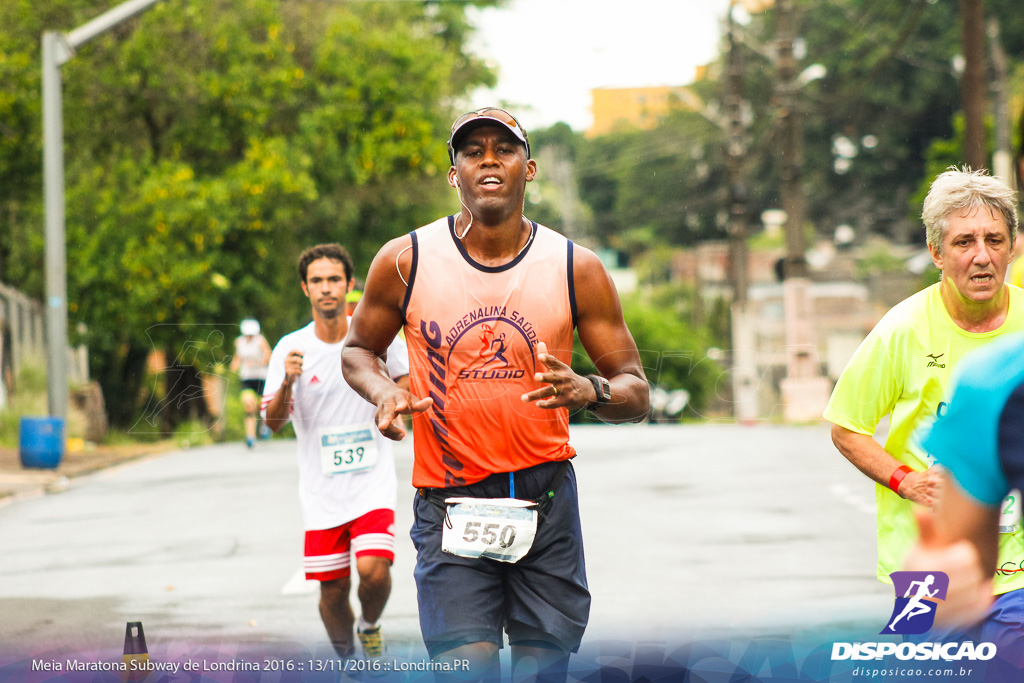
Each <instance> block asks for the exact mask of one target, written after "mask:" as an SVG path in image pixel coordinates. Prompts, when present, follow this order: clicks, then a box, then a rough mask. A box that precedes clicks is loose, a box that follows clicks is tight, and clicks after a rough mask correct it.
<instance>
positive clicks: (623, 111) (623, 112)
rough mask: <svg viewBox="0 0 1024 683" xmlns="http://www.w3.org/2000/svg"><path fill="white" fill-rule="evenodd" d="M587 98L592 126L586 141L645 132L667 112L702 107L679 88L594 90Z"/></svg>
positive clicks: (687, 90)
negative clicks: (637, 130)
mask: <svg viewBox="0 0 1024 683" xmlns="http://www.w3.org/2000/svg"><path fill="white" fill-rule="evenodd" d="M590 95H591V98H592V101H593V104H592V107H591V108H592V112H593V115H594V125H593V126H591V127H590V129H589V130H588V131H587V133H586V135H587V137H589V138H593V137H597V136H598V135H604V134H606V133H612V132H615V131H619V130H630V129H641V130H647V129H650V128H654V127H655V126H657V125H658V122H659V121H660V120H661V119H662V118H663V117H664V116H665V115H666V114H668V113H669V112H671V111H674V110H680V109H682V110H686V111H695V110H697V109H700V108H701V107H703V103H702V102H701V100H700V98H699V97H697V96H696V95H695V94H693V92H692V91H690V90H689V89H688V88H685V87H682V86H667V85H660V86H654V87H649V88H595V89H594V90H591V91H590Z"/></svg>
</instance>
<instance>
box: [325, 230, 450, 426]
mask: <svg viewBox="0 0 1024 683" xmlns="http://www.w3.org/2000/svg"><path fill="white" fill-rule="evenodd" d="M410 244H412V238H411V237H409V236H405V237H399V238H398V239H394V240H392V241H390V242H388V243H387V244H385V245H384V247H382V248H381V250H380V252H379V253H378V254H377V256H376V257H375V258H374V259H373V263H372V264H371V265H370V272H369V273H368V274H367V277H366V287H365V288H364V290H363V297H362V299H360V301H359V306H358V307H357V308H356V312H355V315H354V316H353V317H352V322H351V327H350V329H349V333H348V339H347V340H346V341H345V347H344V349H342V352H341V368H342V372H343V374H344V375H345V381H346V382H348V384H349V386H351V387H352V388H353V389H355V390H356V392H358V393H359V395H361V396H362V397H363V398H365V399H366V400H367V401H369V402H370V403H373V404H374V405H375V406H377V427H378V428H379V429H380V431H381V433H382V434H384V436H386V437H388V438H390V439H395V440H400V439H402V438H404V437H405V428H404V426H402V420H401V418H399V417H398V416H399V415H409V414H411V413H413V412H421V411H424V410H426V409H427V408H429V407H430V405H431V400H430V399H429V398H425V399H422V400H420V399H417V398H416V397H415V396H413V395H412V394H411V393H410V392H409V390H408V384H406V386H405V388H403V387H402V386H401V385H400V384H396V383H395V382H394V381H392V380H391V377H390V376H389V374H388V369H387V365H386V364H385V361H384V359H385V358H387V350H388V346H390V344H391V342H392V340H394V338H395V335H397V334H398V331H399V330H400V329H401V328H402V301H403V299H404V298H405V290H406V284H405V283H406V282H407V281H408V279H409V271H410V268H411V265H410V264H411V261H412V255H411V251H408V250H406V247H408V246H409V245H410ZM399 269H401V271H400V270H399ZM406 382H408V379H406Z"/></svg>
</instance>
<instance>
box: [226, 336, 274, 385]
mask: <svg viewBox="0 0 1024 683" xmlns="http://www.w3.org/2000/svg"><path fill="white" fill-rule="evenodd" d="M262 341H263V337H261V336H260V335H256V336H254V337H246V336H244V335H243V336H241V337H239V338H238V339H236V340H235V354H236V355H237V356H238V360H239V364H238V376H239V377H240V378H241V379H243V380H246V379H263V378H264V377H266V376H267V367H266V366H265V365H264V364H263V344H262ZM282 381H284V380H283V378H282Z"/></svg>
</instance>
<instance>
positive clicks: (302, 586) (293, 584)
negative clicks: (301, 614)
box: [281, 567, 320, 595]
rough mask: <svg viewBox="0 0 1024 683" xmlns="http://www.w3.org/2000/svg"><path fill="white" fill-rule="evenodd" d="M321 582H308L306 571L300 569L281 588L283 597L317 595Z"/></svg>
mask: <svg viewBox="0 0 1024 683" xmlns="http://www.w3.org/2000/svg"><path fill="white" fill-rule="evenodd" d="M319 587H320V582H319V581H306V570H305V569H303V568H302V567H299V569H298V571H297V572H295V573H294V574H292V577H291V578H290V579H288V581H286V582H285V584H284V585H283V586H282V587H281V595H306V594H307V593H316V591H317V589H318V588H319Z"/></svg>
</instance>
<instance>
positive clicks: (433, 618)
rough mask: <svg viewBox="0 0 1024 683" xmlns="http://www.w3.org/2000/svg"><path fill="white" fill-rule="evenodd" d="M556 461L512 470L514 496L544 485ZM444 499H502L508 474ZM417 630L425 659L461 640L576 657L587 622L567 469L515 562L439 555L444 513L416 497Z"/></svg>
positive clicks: (575, 507)
mask: <svg viewBox="0 0 1024 683" xmlns="http://www.w3.org/2000/svg"><path fill="white" fill-rule="evenodd" d="M559 465H560V463H557V462H553V463H543V464H541V465H536V466H534V467H530V468H527V469H525V470H520V471H518V472H516V473H515V494H516V495H515V497H516V498H520V499H524V500H531V499H534V498H537V497H538V496H540V494H541V493H543V492H544V491H545V490H547V489H548V487H549V485H550V484H551V480H552V477H553V476H554V475H555V473H556V471H557V469H558V467H559ZM444 495H445V496H447V497H450V496H471V497H476V498H507V497H508V496H509V475H508V473H501V474H493V475H491V476H490V477H488V478H486V479H484V480H483V481H480V482H477V483H476V484H470V485H469V486H457V487H452V488H448V489H444ZM413 514H414V521H413V525H412V532H411V534H410V535H411V536H412V541H413V543H414V544H415V545H416V570H415V572H414V575H415V577H416V588H417V599H418V602H419V612H420V630H421V632H422V634H423V642H424V644H425V645H426V646H427V651H428V652H429V653H430V656H431V657H436V656H437V655H439V654H441V653H442V652H447V651H448V650H451V649H453V648H456V647H459V646H461V645H466V644H467V643H478V642H489V643H495V644H496V645H498V647H501V645H502V631H503V630H504V631H505V632H506V633H507V634H508V641H509V644H511V645H516V644H524V645H525V644H527V643H529V644H530V645H535V646H536V645H540V644H543V646H550V647H554V648H557V649H561V650H563V651H566V652H569V651H572V652H576V650H578V649H579V646H580V642H581V641H582V639H583V631H584V630H585V629H586V627H587V620H588V619H589V617H590V591H589V590H588V589H587V570H586V566H585V564H584V561H583V532H582V529H581V528H580V514H579V501H578V499H577V493H576V473H575V472H574V471H573V469H572V465H569V467H568V468H567V469H566V471H565V479H564V481H563V482H562V486H561V487H560V488H559V489H558V492H557V493H556V494H555V497H554V498H553V499H552V504H551V508H550V509H549V510H548V511H547V513H546V518H541V519H540V521H539V523H538V527H537V536H536V539H535V540H534V542H533V547H532V548H531V549H530V552H529V553H528V554H527V555H526V557H524V558H523V559H521V560H519V562H516V563H515V564H509V563H507V562H498V561H496V560H491V559H488V558H477V559H469V558H464V557H457V556H455V555H451V554H449V553H446V552H443V551H442V550H441V529H442V524H443V523H444V512H443V511H442V510H441V509H440V508H439V507H438V506H437V505H435V504H434V503H433V502H431V501H430V500H428V499H427V497H426V496H425V495H422V494H421V492H417V493H416V497H415V500H414V501H413Z"/></svg>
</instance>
